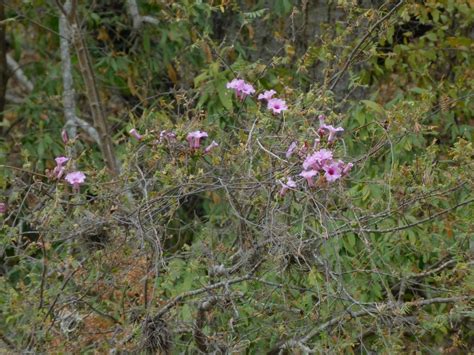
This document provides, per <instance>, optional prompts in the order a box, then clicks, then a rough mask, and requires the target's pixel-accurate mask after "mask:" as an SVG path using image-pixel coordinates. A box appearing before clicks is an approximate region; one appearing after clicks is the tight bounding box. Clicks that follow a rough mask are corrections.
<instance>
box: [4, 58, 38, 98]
mask: <svg viewBox="0 0 474 355" xmlns="http://www.w3.org/2000/svg"><path fill="white" fill-rule="evenodd" d="M6 58H7V65H8V67H9V68H10V70H11V71H12V73H13V75H14V76H15V78H16V79H17V80H18V81H19V82H20V84H21V85H23V87H24V88H25V89H26V90H28V92H32V91H33V89H34V88H35V86H34V85H33V83H32V82H31V81H30V79H28V77H27V76H26V75H25V72H24V71H23V69H21V67H20V65H19V64H18V63H17V61H16V60H15V59H13V57H12V56H11V55H10V54H7V55H6Z"/></svg>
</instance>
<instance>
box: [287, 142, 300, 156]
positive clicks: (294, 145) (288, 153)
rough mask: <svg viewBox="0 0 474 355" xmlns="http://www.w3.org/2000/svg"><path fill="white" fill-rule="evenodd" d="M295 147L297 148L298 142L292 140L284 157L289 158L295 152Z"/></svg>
mask: <svg viewBox="0 0 474 355" xmlns="http://www.w3.org/2000/svg"><path fill="white" fill-rule="evenodd" d="M296 148H298V144H297V143H296V142H292V143H291V144H290V146H289V147H288V150H287V151H286V155H285V156H286V159H290V157H291V156H292V155H293V153H294V152H295V150H296Z"/></svg>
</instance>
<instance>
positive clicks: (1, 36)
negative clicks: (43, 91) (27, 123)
mask: <svg viewBox="0 0 474 355" xmlns="http://www.w3.org/2000/svg"><path fill="white" fill-rule="evenodd" d="M4 20H5V6H4V5H3V2H0V121H3V110H4V109H5V94H6V91H7V81H8V71H7V60H6V55H7V45H6V41H5V28H6V26H5V23H4Z"/></svg>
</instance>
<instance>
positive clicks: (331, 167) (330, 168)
mask: <svg viewBox="0 0 474 355" xmlns="http://www.w3.org/2000/svg"><path fill="white" fill-rule="evenodd" d="M323 169H324V171H325V172H326V173H325V174H324V177H325V178H326V180H327V182H334V181H336V180H338V179H339V178H340V177H341V173H342V171H341V165H340V164H339V163H338V162H333V163H331V164H327V165H325V166H324V167H323Z"/></svg>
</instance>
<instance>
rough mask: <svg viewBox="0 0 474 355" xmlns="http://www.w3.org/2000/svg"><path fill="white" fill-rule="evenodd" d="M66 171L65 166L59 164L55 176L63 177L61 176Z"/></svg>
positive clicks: (55, 168) (57, 177)
mask: <svg viewBox="0 0 474 355" xmlns="http://www.w3.org/2000/svg"><path fill="white" fill-rule="evenodd" d="M64 171H65V169H64V166H60V165H57V166H55V167H54V170H53V176H54V177H56V179H61V176H63V174H64Z"/></svg>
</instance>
